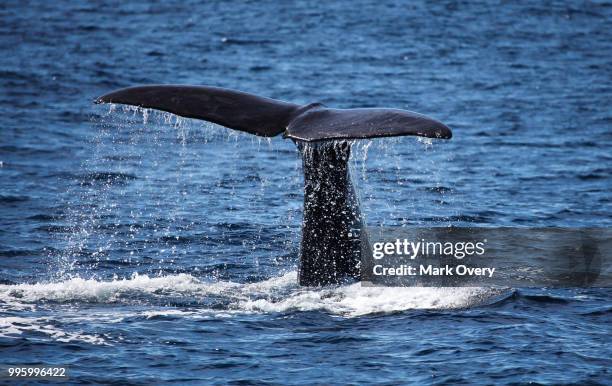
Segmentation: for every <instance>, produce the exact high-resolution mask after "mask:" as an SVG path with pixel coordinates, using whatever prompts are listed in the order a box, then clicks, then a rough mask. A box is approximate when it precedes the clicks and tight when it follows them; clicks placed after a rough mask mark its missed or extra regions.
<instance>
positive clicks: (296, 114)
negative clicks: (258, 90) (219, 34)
mask: <svg viewBox="0 0 612 386" xmlns="http://www.w3.org/2000/svg"><path fill="white" fill-rule="evenodd" d="M95 102H96V103H119V104H126V105H133V106H139V107H144V108H152V109H156V110H163V111H167V112H169V113H172V114H176V115H180V116H182V117H187V118H195V119H202V120H205V121H209V122H213V123H217V124H219V125H221V126H225V127H229V128H230V129H234V130H240V131H245V132H247V133H251V134H255V135H259V136H263V137H274V136H276V135H279V134H281V133H282V134H283V136H284V137H285V138H292V139H294V140H298V141H305V142H312V141H321V140H328V139H357V138H376V137H394V136H403V135H417V136H421V137H430V138H444V139H447V138H450V137H451V136H452V134H451V130H450V129H449V128H448V127H447V126H446V125H445V124H443V123H442V122H439V121H437V120H435V119H433V118H430V117H427V116H425V115H422V114H418V113H414V112H411V111H406V110H398V109H379V108H375V109H374V108H366V109H332V108H327V107H325V106H324V105H322V104H320V103H312V104H309V105H304V106H300V105H296V104H293V103H287V102H282V101H279V100H275V99H270V98H264V97H260V96H257V95H253V94H248V93H245V92H241V91H235V90H229V89H224V88H219V87H210V86H183V85H151V86H137V87H128V88H124V89H121V90H117V91H113V92H111V93H108V94H106V95H103V96H101V97H99V98H98V99H96V100H95Z"/></svg>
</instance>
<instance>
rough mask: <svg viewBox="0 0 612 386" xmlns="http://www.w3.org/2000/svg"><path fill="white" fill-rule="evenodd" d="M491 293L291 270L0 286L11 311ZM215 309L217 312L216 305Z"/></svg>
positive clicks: (417, 303) (356, 310) (244, 307)
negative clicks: (256, 277) (319, 280)
mask: <svg viewBox="0 0 612 386" xmlns="http://www.w3.org/2000/svg"><path fill="white" fill-rule="evenodd" d="M492 294H493V293H492V292H491V291H489V290H487V289H484V288H470V287H466V288H428V287H410V288H389V287H365V286H362V285H361V284H360V283H355V284H350V285H344V286H338V287H324V288H312V289H309V288H302V287H299V286H298V285H297V273H296V272H289V273H286V274H284V275H282V276H278V277H273V278H271V279H268V280H265V281H261V282H256V283H248V284H242V283H234V282H229V281H215V282H206V281H202V280H200V279H197V278H195V277H193V276H191V275H188V274H178V275H167V276H161V277H149V276H146V275H136V274H135V275H133V276H132V277H131V278H129V279H115V280H110V281H98V280H94V279H82V278H73V279H70V280H66V281H62V282H55V283H36V284H18V285H0V301H1V302H3V303H4V305H5V306H9V307H10V308H11V309H14V308H13V306H14V305H15V303H18V304H28V303H30V304H31V303H37V302H40V301H48V300H51V301H58V302H68V301H70V302H78V301H85V302H95V303H121V302H124V301H129V300H130V299H131V298H133V297H134V296H141V297H143V298H144V299H145V300H144V302H145V304H144V305H145V306H146V299H147V296H149V297H154V298H164V297H169V296H172V298H173V299H177V298H178V299H180V298H181V297H184V298H185V300H186V301H189V300H193V299H194V298H195V299H196V300H206V299H207V298H208V297H211V296H214V297H215V298H216V299H223V300H225V303H226V304H227V312H229V313H235V312H290V311H294V310H297V311H312V310H321V311H325V312H329V313H333V314H338V315H343V316H359V315H367V314H372V313H380V312H395V311H403V310H409V309H423V308H433V309H439V308H461V307H468V306H470V305H472V304H475V303H479V302H481V301H482V299H483V298H486V297H487V296H491V295H492ZM203 303H204V304H205V302H203ZM141 305H143V304H141ZM3 308H5V307H3ZM5 309H6V308H5ZM196 310H197V312H200V313H201V312H211V311H213V310H207V309H202V308H197V309H196ZM194 312H195V311H193V312H192V311H188V312H186V311H178V310H172V309H169V310H162V311H151V313H150V314H146V313H145V314H144V316H145V317H148V318H150V317H153V316H157V315H184V316H188V315H192V314H193V313H194ZM214 312H218V309H217V310H215V311H214Z"/></svg>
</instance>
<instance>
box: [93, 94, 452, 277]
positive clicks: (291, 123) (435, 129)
mask: <svg viewBox="0 0 612 386" xmlns="http://www.w3.org/2000/svg"><path fill="white" fill-rule="evenodd" d="M95 102H96V103H119V104H127V105H133V106H139V107H145V108H153V109H157V110H163V111H167V112H170V113H173V114H176V115H180V116H183V117H187V118H196V119H202V120H205V121H209V122H213V123H217V124H219V125H222V126H225V127H229V128H231V129H234V130H240V131H245V132H247V133H251V134H255V135H259V136H264V137H273V136H276V135H279V134H281V133H282V134H283V137H285V138H291V139H292V140H294V141H295V142H296V144H297V145H298V148H299V149H300V153H301V154H302V165H303V170H304V218H303V223H302V242H301V246H300V261H299V282H300V285H306V286H318V285H326V284H336V283H342V282H344V281H345V280H347V279H353V278H356V277H358V276H359V263H360V261H359V260H360V257H361V250H362V247H363V246H364V243H366V244H367V243H368V240H367V235H365V233H362V232H361V230H363V229H364V226H363V219H362V216H361V211H360V209H359V202H358V200H357V197H356V195H355V190H354V188H353V185H352V181H351V176H350V170H349V169H350V168H349V167H348V160H349V157H350V141H348V140H350V139H357V138H376V137H391V136H403V135H417V136H421V137H429V138H450V137H451V135H452V134H451V130H450V129H449V128H448V127H447V126H446V125H444V124H443V123H441V122H439V121H437V120H435V119H433V118H430V117H427V116H425V115H422V114H418V113H414V112H411V111H405V110H396V109H378V108H376V109H332V108H327V107H325V106H324V105H322V104H320V103H313V104H309V105H304V106H300V105H296V104H292V103H287V102H282V101H278V100H274V99H269V98H263V97H259V96H256V95H252V94H247V93H244V92H240V91H234V90H228V89H223V88H218V87H208V86H172V85H154V86H141V87H130V88H125V89H121V90H117V91H113V92H111V93H109V94H106V95H103V96H101V97H100V98H98V99H96V101H95ZM366 249H367V248H366Z"/></svg>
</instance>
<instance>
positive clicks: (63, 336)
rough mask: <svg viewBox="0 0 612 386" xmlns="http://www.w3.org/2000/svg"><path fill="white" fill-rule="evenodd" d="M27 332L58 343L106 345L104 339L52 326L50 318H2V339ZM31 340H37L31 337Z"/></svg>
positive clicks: (0, 321) (0, 326) (0, 319)
mask: <svg viewBox="0 0 612 386" xmlns="http://www.w3.org/2000/svg"><path fill="white" fill-rule="evenodd" d="M26 332H38V333H42V334H45V335H48V336H49V337H50V338H51V339H53V340H56V341H58V342H73V341H78V342H86V343H91V344H99V345H106V344H107V343H106V342H105V341H104V339H103V338H101V337H99V336H95V335H91V334H85V333H79V332H66V331H63V330H60V329H59V328H57V327H55V326H53V325H52V324H50V322H49V319H48V318H23V317H17V316H9V317H2V318H0V337H3V338H4V337H15V336H19V335H22V334H23V333H26ZM29 339H36V338H32V337H30V338H29Z"/></svg>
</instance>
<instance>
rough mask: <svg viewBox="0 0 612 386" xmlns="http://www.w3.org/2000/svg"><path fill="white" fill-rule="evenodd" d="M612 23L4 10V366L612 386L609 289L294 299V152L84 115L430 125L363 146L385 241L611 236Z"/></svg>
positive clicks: (510, 7) (430, 9) (180, 123)
mask: <svg viewBox="0 0 612 386" xmlns="http://www.w3.org/2000/svg"><path fill="white" fill-rule="evenodd" d="M610 20H612V4H610V3H609V2H605V1H601V2H599V1H595V2H578V1H570V2H556V1H546V2H527V1H524V2H523V1H519V2H503V3H497V2H484V3H477V2H473V3H472V2H469V3H468V2H459V1H442V2H436V3H435V4H429V2H425V1H415V2H401V1H389V2H380V1H332V2H315V1H312V2H307V1H295V2H275V1H245V2H224V1H209V2H196V1H175V0H168V1H164V2H125V3H115V2H95V4H94V3H93V2H85V1H57V2H26V1H3V2H2V4H0V50H1V54H2V55H1V57H0V85H1V86H0V134H1V135H0V364H1V365H64V366H68V367H69V373H70V376H71V378H70V380H69V383H75V384H76V383H107V384H112V383H117V384H143V385H144V384H160V383H176V384H190V383H191V384H241V385H247V384H313V383H314V384H316V383H318V384H346V383H352V384H368V383H376V384H389V385H391V384H404V383H411V384H461V383H484V384H521V383H529V382H532V383H536V384H606V383H609V382H610V377H611V374H610V369H611V367H612V348H611V347H612V345H611V344H610V336H611V334H612V328H611V327H610V326H611V322H612V307H611V305H610V300H611V295H612V291H610V290H609V289H597V288H592V289H577V288H574V289H555V290H551V289H545V288H508V289H505V290H491V289H487V288H460V289H455V288H401V289H400V288H365V287H361V286H360V284H358V283H356V284H350V285H343V286H332V287H325V288H300V287H299V286H298V285H297V278H296V265H297V254H298V250H299V237H300V234H299V232H300V225H301V216H302V201H303V196H302V189H303V180H302V172H301V162H300V158H299V155H298V153H297V150H296V148H295V146H294V144H293V143H291V142H290V141H286V140H283V139H280V138H274V139H271V140H268V139H261V138H256V137H253V136H249V135H247V134H243V133H237V132H232V131H231V130H228V129H225V128H223V127H219V126H215V125H212V124H209V123H206V122H202V121H195V120H189V119H181V118H178V117H175V116H172V115H169V114H163V113H157V112H152V111H140V110H137V109H129V108H124V107H122V106H94V105H93V104H92V100H93V99H94V98H95V97H97V96H99V95H101V94H104V93H106V92H108V91H110V90H113V89H116V88H119V87H125V86H130V85H137V84H147V83H190V84H208V85H215V86H222V87H229V88H237V89H241V90H245V91H248V92H252V93H256V94H260V95H265V96H269V97H273V98H277V99H283V100H288V101H292V102H295V103H310V102H317V101H318V102H322V103H325V104H326V105H328V106H334V107H342V108H348V107H374V106H388V107H397V108H404V109H409V110H414V111H418V112H422V113H425V114H428V115H431V116H433V117H436V118H438V119H440V120H442V121H443V122H445V123H447V124H448V125H449V126H450V127H451V128H452V129H453V132H454V137H453V139H452V140H450V141H448V142H446V141H422V140H417V139H415V138H399V139H397V138H396V139H378V140H372V141H359V142H357V143H355V144H354V148H353V149H354V151H353V154H352V160H351V167H352V169H353V176H354V178H355V180H356V185H357V188H358V193H359V195H360V199H361V204H362V209H363V210H364V214H365V215H366V219H367V222H368V224H369V225H384V226H406V227H410V226H447V225H457V226H459V225H471V226H521V227H527V226H555V227H609V226H610V225H611V224H612V206H611V201H610V191H612V179H611V171H612V153H611V152H610V149H612V146H611V145H612V116H611V113H610V106H612V85H611V82H610V80H611V79H612V45H611V43H610V42H612V28H610ZM3 382H4V381H3Z"/></svg>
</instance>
